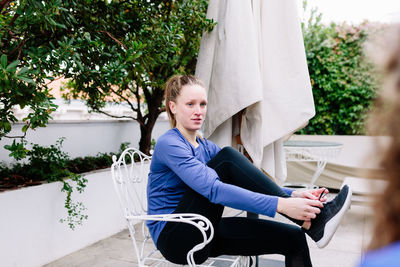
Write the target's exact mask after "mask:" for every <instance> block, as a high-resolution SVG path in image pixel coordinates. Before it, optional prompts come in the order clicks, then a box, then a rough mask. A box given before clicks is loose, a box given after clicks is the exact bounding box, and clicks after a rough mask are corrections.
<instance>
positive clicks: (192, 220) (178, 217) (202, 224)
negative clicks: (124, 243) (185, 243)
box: [125, 213, 214, 266]
mask: <svg viewBox="0 0 400 267" xmlns="http://www.w3.org/2000/svg"><path fill="white" fill-rule="evenodd" d="M125 218H126V219H128V220H143V221H167V222H181V223H187V224H191V225H193V226H195V227H196V228H197V229H198V230H199V231H200V233H201V234H202V236H203V241H202V242H201V243H199V244H197V245H196V246H194V247H193V248H192V249H191V250H190V251H189V252H188V254H187V256H186V259H187V262H188V264H189V266H196V265H195V261H194V258H193V254H194V253H195V252H196V251H199V250H201V249H203V248H204V247H205V246H206V245H207V244H208V243H210V242H211V240H212V238H213V237H214V228H213V226H212V224H211V222H210V220H209V219H207V218H206V217H204V216H202V215H200V214H195V213H173V214H157V215H137V216H126V217H125ZM208 230H209V231H210V233H209V236H207V233H206V232H207V231H208Z"/></svg>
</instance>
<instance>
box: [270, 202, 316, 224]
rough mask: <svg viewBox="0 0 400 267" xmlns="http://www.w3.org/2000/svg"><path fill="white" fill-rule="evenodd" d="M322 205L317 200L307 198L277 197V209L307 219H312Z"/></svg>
mask: <svg viewBox="0 0 400 267" xmlns="http://www.w3.org/2000/svg"><path fill="white" fill-rule="evenodd" d="M323 206H324V205H323V204H322V202H320V201H318V200H312V199H308V198H297V197H289V198H281V197H280V198H278V207H277V211H278V212H279V213H283V214H286V215H287V216H289V217H291V218H293V219H297V220H304V221H308V220H311V219H314V218H315V217H316V216H317V214H319V213H320V212H321V210H320V208H322V207H323Z"/></svg>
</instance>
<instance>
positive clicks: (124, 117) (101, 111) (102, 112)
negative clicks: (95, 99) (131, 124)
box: [93, 108, 137, 120]
mask: <svg viewBox="0 0 400 267" xmlns="http://www.w3.org/2000/svg"><path fill="white" fill-rule="evenodd" d="M93 111H94V112H96V113H101V114H104V115H106V116H109V117H111V118H116V119H133V120H137V119H136V118H135V117H131V116H117V115H113V114H110V113H107V112H105V111H103V110H101V109H98V108H95V109H93Z"/></svg>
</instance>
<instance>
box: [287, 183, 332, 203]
mask: <svg viewBox="0 0 400 267" xmlns="http://www.w3.org/2000/svg"><path fill="white" fill-rule="evenodd" d="M328 193H329V191H328V189H326V188H324V187H323V188H318V189H308V190H302V191H293V192H292V197H299V198H308V199H312V200H319V201H321V202H326V201H327V200H328V198H327V197H326V196H325V195H326V194H328ZM321 194H324V196H322V198H321V199H319V197H320V195H321Z"/></svg>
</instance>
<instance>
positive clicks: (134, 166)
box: [111, 148, 151, 217]
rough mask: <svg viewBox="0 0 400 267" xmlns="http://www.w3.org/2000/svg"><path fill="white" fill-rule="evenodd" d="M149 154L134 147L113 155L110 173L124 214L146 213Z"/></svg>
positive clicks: (138, 214)
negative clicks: (118, 155)
mask: <svg viewBox="0 0 400 267" xmlns="http://www.w3.org/2000/svg"><path fill="white" fill-rule="evenodd" d="M150 161H151V156H148V155H146V154H144V153H142V152H141V151H139V150H138V149H136V148H127V149H125V150H124V151H123V152H122V154H121V156H120V157H119V159H117V157H116V156H115V155H114V156H113V164H112V166H111V174H112V178H113V181H114V186H115V190H116V192H117V195H118V198H119V200H120V203H121V207H122V209H123V213H124V216H125V217H126V216H140V215H147V198H146V186H147V175H148V172H149V168H150Z"/></svg>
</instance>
